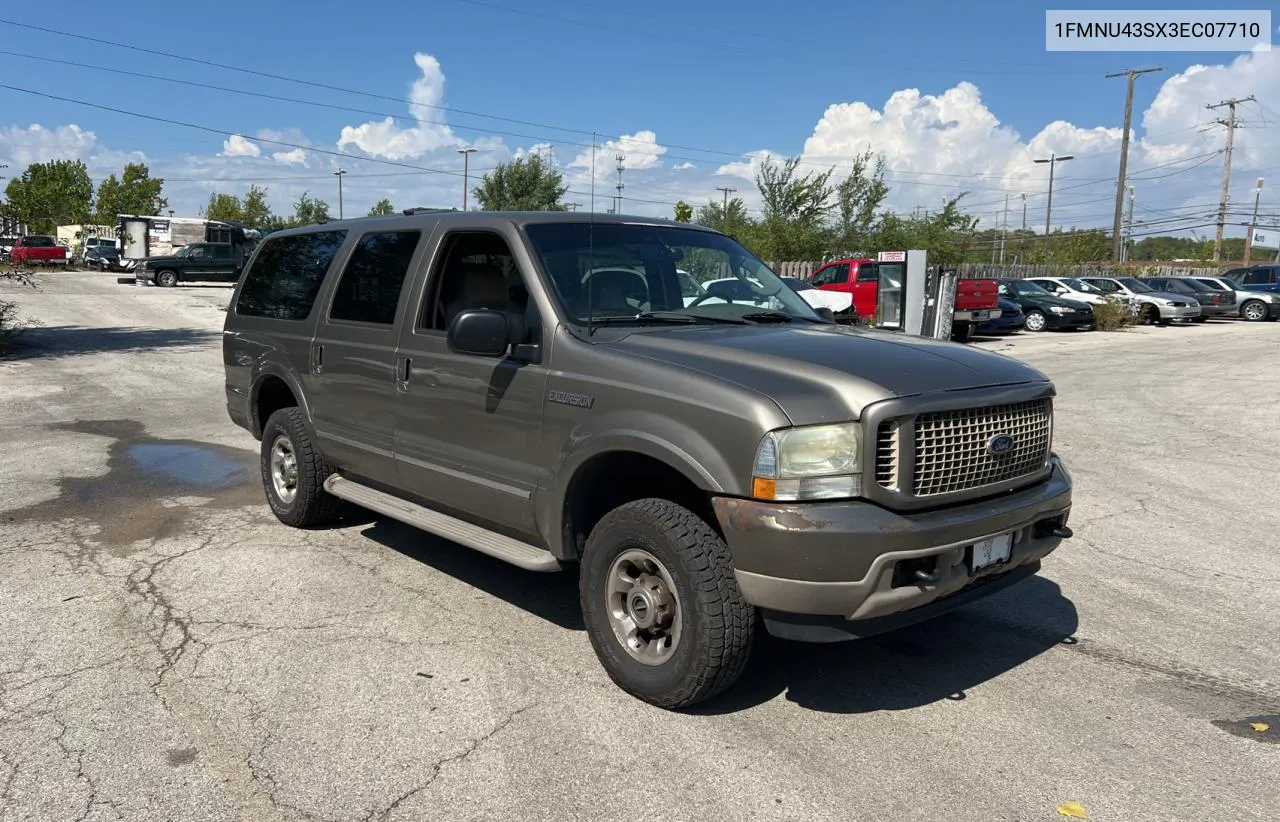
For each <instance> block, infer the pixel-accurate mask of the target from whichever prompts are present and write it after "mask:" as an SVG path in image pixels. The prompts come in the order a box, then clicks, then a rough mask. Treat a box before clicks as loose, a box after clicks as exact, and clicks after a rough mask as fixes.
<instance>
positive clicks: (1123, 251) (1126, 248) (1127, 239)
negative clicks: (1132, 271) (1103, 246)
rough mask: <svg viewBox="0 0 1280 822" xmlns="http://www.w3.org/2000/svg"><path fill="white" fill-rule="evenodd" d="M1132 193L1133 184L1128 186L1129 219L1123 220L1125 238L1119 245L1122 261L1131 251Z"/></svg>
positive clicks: (1126, 260)
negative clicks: (1121, 244)
mask: <svg viewBox="0 0 1280 822" xmlns="http://www.w3.org/2000/svg"><path fill="white" fill-rule="evenodd" d="M1133 194H1134V192H1133V186H1129V219H1127V220H1125V223H1126V224H1127V225H1126V228H1125V240H1124V245H1123V246H1121V247H1120V262H1122V263H1124V262H1128V261H1129V255H1130V254H1131V253H1132V252H1131V251H1130V250H1129V245H1130V244H1131V243H1132V242H1133Z"/></svg>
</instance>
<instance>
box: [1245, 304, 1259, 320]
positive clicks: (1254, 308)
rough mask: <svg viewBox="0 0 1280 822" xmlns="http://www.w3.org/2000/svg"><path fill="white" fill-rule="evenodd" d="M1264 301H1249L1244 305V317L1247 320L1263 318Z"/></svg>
mask: <svg viewBox="0 0 1280 822" xmlns="http://www.w3.org/2000/svg"><path fill="white" fill-rule="evenodd" d="M1262 312H1263V308H1262V303H1249V304H1248V305H1246V306H1245V307H1244V318H1245V319H1246V320H1260V319H1262Z"/></svg>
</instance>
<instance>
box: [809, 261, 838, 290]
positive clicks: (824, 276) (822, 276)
mask: <svg viewBox="0 0 1280 822" xmlns="http://www.w3.org/2000/svg"><path fill="white" fill-rule="evenodd" d="M833 276H835V266H833V265H829V266H827V267H826V268H819V269H818V271H817V273H816V274H814V275H813V276H812V277H810V278H809V285H812V286H813V287H814V288H817V287H818V286H820V285H830V284H831V283H832V279H831V278H832V277H833Z"/></svg>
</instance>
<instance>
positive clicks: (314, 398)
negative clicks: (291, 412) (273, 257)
mask: <svg viewBox="0 0 1280 822" xmlns="http://www.w3.org/2000/svg"><path fill="white" fill-rule="evenodd" d="M421 240H422V232H421V231H419V230H417V229H413V230H405V231H371V232H368V233H366V234H363V235H361V236H359V237H356V238H355V240H354V242H353V243H351V244H350V245H349V247H350V249H351V251H350V253H349V254H348V255H347V257H346V263H345V265H344V266H343V269H342V274H341V276H340V277H339V278H338V280H337V285H335V286H334V288H333V292H332V294H331V295H330V296H329V299H328V301H327V307H328V310H327V311H326V312H325V313H324V314H323V315H322V316H321V319H320V321H319V323H318V324H317V326H316V334H315V338H314V339H313V340H312V348H311V378H310V379H311V389H310V392H309V394H310V397H311V417H312V424H313V426H314V427H315V432H316V436H318V437H319V438H320V439H321V443H322V445H321V447H322V448H323V449H324V452H325V455H326V456H327V457H328V458H329V460H330V461H331V462H332V463H333V464H334V465H335V466H336V467H337V468H340V469H342V470H343V472H344V473H349V474H352V475H354V476H358V477H363V478H367V479H371V480H374V481H376V482H379V483H384V484H394V483H395V480H396V465H395V454H394V451H393V449H394V447H395V444H394V436H395V424H396V417H395V400H396V391H395V385H396V380H395V376H396V375H395V358H396V332H395V327H396V320H397V318H398V316H399V314H400V313H401V312H402V311H403V310H407V309H405V308H404V304H405V303H406V302H407V300H404V299H402V296H401V295H402V293H403V292H405V291H407V290H408V286H407V281H409V280H412V279H413V277H412V276H409V274H410V272H411V271H413V269H414V266H415V264H416V253H417V250H418V247H419V246H421V245H423V243H422V242H421Z"/></svg>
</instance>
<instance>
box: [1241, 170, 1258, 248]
mask: <svg viewBox="0 0 1280 822" xmlns="http://www.w3.org/2000/svg"><path fill="white" fill-rule="evenodd" d="M1261 199H1262V178H1261V177H1259V178H1258V188H1257V190H1255V191H1254V192H1253V219H1252V220H1250V221H1249V236H1247V237H1245V238H1244V267H1245V268H1248V267H1249V258H1250V257H1252V256H1253V232H1254V230H1255V229H1257V227H1258V202H1259V201H1260V200H1261Z"/></svg>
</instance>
